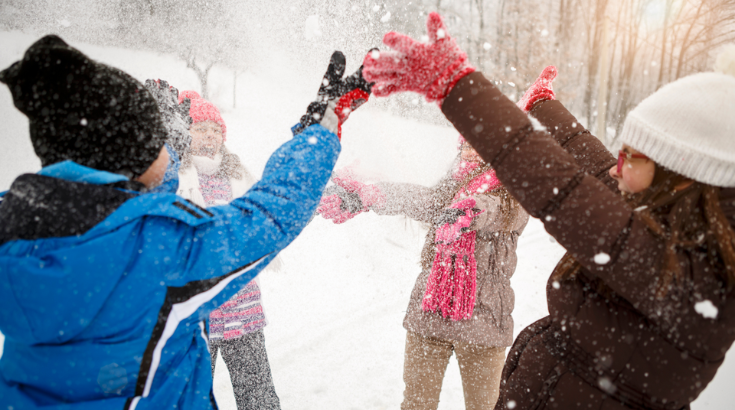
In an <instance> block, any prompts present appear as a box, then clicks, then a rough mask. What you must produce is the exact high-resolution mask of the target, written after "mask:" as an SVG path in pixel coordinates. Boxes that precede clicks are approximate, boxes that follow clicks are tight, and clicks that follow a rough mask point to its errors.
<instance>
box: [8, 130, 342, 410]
mask: <svg viewBox="0 0 735 410" xmlns="http://www.w3.org/2000/svg"><path fill="white" fill-rule="evenodd" d="M339 150H340V144H339V140H338V139H337V136H336V135H334V134H332V133H331V132H329V131H328V130H326V129H325V128H323V127H321V126H319V125H313V126H311V127H309V128H308V129H307V130H306V131H304V132H303V133H301V134H299V135H297V136H296V137H294V138H293V139H292V140H291V141H289V142H287V143H286V144H284V145H283V146H281V147H280V148H279V149H278V150H276V152H275V153H274V154H273V155H272V156H271V158H270V159H269V161H268V163H267V165H266V168H265V171H264V173H263V178H262V179H261V180H260V181H259V182H258V183H256V184H255V185H254V186H253V187H252V188H251V189H250V190H249V191H248V192H247V193H246V194H245V195H243V196H241V197H239V198H237V199H235V200H234V201H232V203H230V204H229V205H224V206H216V207H212V208H208V209H203V208H199V207H197V206H195V205H193V204H191V203H190V202H188V201H186V200H185V199H183V198H181V197H179V196H176V195H174V194H173V193H162V194H154V193H148V194H145V193H140V192H136V191H135V190H132V189H131V188H134V187H135V185H136V183H131V182H130V181H125V180H122V179H124V178H123V177H121V176H120V175H116V174H110V173H107V172H101V171H97V170H93V169H90V168H85V167H82V166H79V165H76V164H74V163H72V162H68V161H67V162H65V163H59V164H55V165H52V166H50V167H47V168H44V169H43V170H42V171H41V172H40V173H39V174H26V175H22V176H20V177H18V178H17V179H16V180H15V181H14V182H13V184H12V186H11V189H10V191H9V192H7V193H6V194H5V195H4V197H3V201H2V203H0V301H2V309H0V331H2V333H3V334H4V335H5V349H4V353H3V356H2V359H0V403H1V404H0V407H2V408H15V409H35V408H41V407H43V408H49V409H134V408H137V409H138V410H141V409H170V408H178V409H213V408H216V405H215V404H214V401H213V396H212V375H211V366H210V363H209V362H210V355H209V353H208V351H207V341H206V338H205V335H204V328H203V324H204V320H205V319H206V318H207V317H208V316H209V313H210V312H211V311H212V310H214V309H215V308H216V307H217V306H219V305H221V304H222V303H224V302H225V301H226V300H228V299H229V298H231V297H232V296H233V295H234V294H235V293H236V292H237V291H238V290H239V289H241V288H242V287H243V286H245V285H246V284H247V283H248V282H250V281H251V280H252V278H253V277H254V276H255V275H256V274H257V273H258V272H259V271H260V270H261V269H262V268H263V266H265V265H266V264H267V263H268V262H269V261H270V260H272V259H273V257H274V256H275V255H276V254H277V253H278V252H279V251H280V250H282V249H283V248H284V247H285V246H286V245H288V244H289V243H290V242H291V241H292V240H293V239H294V238H295V237H296V236H297V235H298V234H299V233H300V231H301V230H302V229H303V227H304V226H305V225H306V223H307V221H308V220H309V218H310V217H311V215H312V214H313V212H314V209H315V208H316V206H317V205H318V203H319V198H320V197H321V193H322V190H323V189H324V186H325V185H326V183H327V180H328V179H329V176H330V175H331V172H332V169H333V167H334V164H335V162H336V159H337V155H338V153H339ZM137 185H138V187H140V185H139V184H137Z"/></svg>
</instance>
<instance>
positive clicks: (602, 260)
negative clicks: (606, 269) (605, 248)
mask: <svg viewBox="0 0 735 410" xmlns="http://www.w3.org/2000/svg"><path fill="white" fill-rule="evenodd" d="M608 262H610V255H608V254H606V253H605V252H600V253H598V254H597V255H595V263H596V264H598V265H606V264H607V263H608Z"/></svg>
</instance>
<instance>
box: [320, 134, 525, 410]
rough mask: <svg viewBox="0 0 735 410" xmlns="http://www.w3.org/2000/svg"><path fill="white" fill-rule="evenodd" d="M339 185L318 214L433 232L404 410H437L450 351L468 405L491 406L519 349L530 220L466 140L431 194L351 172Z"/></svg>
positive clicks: (416, 303) (418, 292)
mask: <svg viewBox="0 0 735 410" xmlns="http://www.w3.org/2000/svg"><path fill="white" fill-rule="evenodd" d="M333 181H334V182H335V184H336V185H335V187H333V188H330V189H328V190H327V192H326V193H325V195H324V198H323V199H322V203H321V206H320V207H319V208H318V209H317V212H319V213H320V214H321V215H322V216H323V217H325V218H327V219H331V220H332V221H333V222H334V223H343V222H346V221H347V220H349V219H351V218H353V217H355V216H356V215H358V214H360V213H363V212H368V211H373V212H376V213H378V214H381V215H405V216H408V217H410V218H412V219H415V220H418V221H421V222H426V223H428V224H429V225H430V229H429V232H428V233H427V237H426V243H425V245H424V249H423V251H422V255H421V264H422V267H423V269H422V272H421V274H420V275H419V277H418V279H417V281H416V286H415V287H414V290H413V292H412V295H411V300H410V302H409V306H408V309H407V312H406V317H405V319H404V322H403V325H404V327H405V328H406V330H407V331H408V332H407V340H406V353H405V362H404V376H403V378H404V381H405V383H406V390H405V392H404V401H403V404H402V406H401V408H402V409H436V408H437V406H438V403H439V394H440V392H441V384H442V379H443V377H444V372H445V370H446V367H447V364H448V362H449V358H450V356H451V355H452V354H453V353H455V354H456V355H457V360H458V361H459V364H460V373H461V375H462V383H463V387H464V392H465V407H466V408H467V409H487V408H492V407H493V406H494V404H495V401H496V400H497V397H498V387H499V381H500V373H501V370H502V367H503V363H504V361H505V348H506V347H507V346H510V345H511V343H512V341H513V319H512V318H511V316H510V313H511V312H512V310H513V304H514V301H513V291H512V290H511V288H510V277H511V276H512V275H513V272H514V271H515V265H516V255H515V251H516V246H517V242H518V236H519V235H520V234H521V232H522V231H523V228H524V227H525V225H526V222H527V221H528V215H527V214H526V213H525V212H524V211H523V209H522V208H520V206H518V204H517V202H516V201H515V200H514V199H513V198H512V197H511V196H510V195H509V194H508V193H507V191H506V190H505V189H504V188H503V186H502V185H501V184H500V182H499V181H498V179H497V178H496V177H495V172H494V171H493V170H492V169H491V168H490V166H489V165H488V164H485V163H483V162H482V160H481V159H480V158H479V156H478V155H477V153H476V152H475V150H474V149H472V148H471V147H470V146H469V145H468V144H466V143H465V142H464V139H463V138H460V154H459V156H458V159H457V162H456V166H454V167H453V168H452V170H450V172H449V173H448V174H447V175H446V177H444V178H443V179H442V180H441V181H440V183H439V184H437V185H436V186H434V187H431V188H429V187H423V186H418V185H413V184H392V183H376V184H365V183H363V182H360V181H358V179H357V178H356V177H354V176H352V175H350V174H348V173H346V172H342V173H338V175H337V176H336V177H334V178H333Z"/></svg>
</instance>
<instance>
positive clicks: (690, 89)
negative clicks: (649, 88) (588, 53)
mask: <svg viewBox="0 0 735 410" xmlns="http://www.w3.org/2000/svg"><path fill="white" fill-rule="evenodd" d="M732 50H733V51H735V48H733V49H732ZM733 56H735V52H734V53H733ZM720 57H722V56H720ZM717 66H718V68H721V69H723V71H726V72H728V74H722V73H700V74H694V75H691V76H688V77H685V78H682V79H679V80H677V81H674V82H673V83H670V84H668V85H666V86H664V87H662V88H661V89H659V90H658V91H656V92H655V93H653V94H652V95H651V96H649V97H648V98H646V99H645V100H643V101H642V102H641V103H640V104H638V106H637V107H635V108H634V109H633V110H632V111H631V112H630V113H629V114H628V117H627V118H626V119H625V124H624V125H623V131H622V133H621V136H620V139H621V141H622V142H623V143H624V144H628V145H629V146H630V147H632V148H634V149H636V150H638V151H640V152H641V153H643V154H644V155H646V156H648V157H649V158H651V159H652V160H654V161H655V162H656V163H657V164H660V165H663V166H664V167H666V168H668V169H670V170H672V171H674V172H677V173H679V174H681V175H684V176H685V177H688V178H691V179H693V180H695V181H699V182H703V183H706V184H710V185H715V186H720V187H735V73H732V74H730V73H729V71H731V70H733V69H735V58H733V59H730V58H725V59H723V58H718V62H717ZM728 67H732V68H730V69H728Z"/></svg>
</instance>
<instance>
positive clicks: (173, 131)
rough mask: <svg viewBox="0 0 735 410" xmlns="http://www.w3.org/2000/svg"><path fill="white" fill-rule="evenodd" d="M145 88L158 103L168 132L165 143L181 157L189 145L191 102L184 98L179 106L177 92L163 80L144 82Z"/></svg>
mask: <svg viewBox="0 0 735 410" xmlns="http://www.w3.org/2000/svg"><path fill="white" fill-rule="evenodd" d="M145 86H146V88H147V89H148V91H150V92H151V94H153V98H155V99H156V102H158V109H159V110H160V111H161V117H162V118H163V124H164V125H165V126H166V131H167V132H168V137H167V138H166V142H167V143H168V144H169V145H171V147H172V148H173V149H174V150H175V151H176V153H177V154H179V157H181V156H182V155H183V154H184V153H185V152H186V151H188V150H189V146H190V145H191V134H189V127H190V126H191V122H192V120H191V117H190V116H189V108H190V107H191V100H189V99H188V98H185V99H184V101H183V102H182V103H181V104H179V90H177V89H176V88H175V87H173V86H170V85H169V84H168V83H167V82H166V81H164V80H157V81H156V80H146V81H145Z"/></svg>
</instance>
